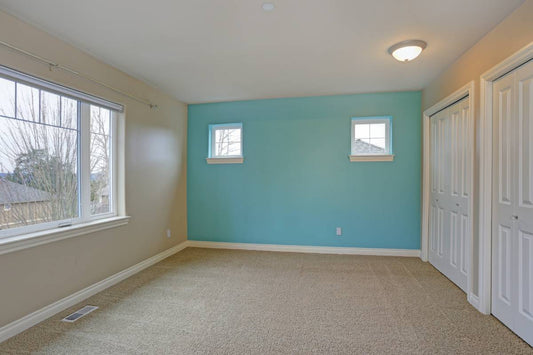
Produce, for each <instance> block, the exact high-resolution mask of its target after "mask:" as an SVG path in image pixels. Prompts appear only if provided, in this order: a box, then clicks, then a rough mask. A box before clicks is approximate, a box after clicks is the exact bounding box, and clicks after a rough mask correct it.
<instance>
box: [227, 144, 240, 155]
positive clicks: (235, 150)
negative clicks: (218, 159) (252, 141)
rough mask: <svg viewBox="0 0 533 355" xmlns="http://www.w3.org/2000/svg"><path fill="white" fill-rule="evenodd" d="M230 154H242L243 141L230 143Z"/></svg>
mask: <svg viewBox="0 0 533 355" xmlns="http://www.w3.org/2000/svg"><path fill="white" fill-rule="evenodd" d="M228 155H241V143H239V142H238V143H230V144H229V145H228Z"/></svg>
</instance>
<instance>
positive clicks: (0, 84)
mask: <svg viewBox="0 0 533 355" xmlns="http://www.w3.org/2000/svg"><path fill="white" fill-rule="evenodd" d="M0 115H2V116H8V117H15V82H13V81H11V80H7V79H3V78H0Z"/></svg>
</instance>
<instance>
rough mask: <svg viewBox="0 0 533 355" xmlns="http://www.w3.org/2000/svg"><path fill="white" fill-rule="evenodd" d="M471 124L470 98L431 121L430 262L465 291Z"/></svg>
mask: <svg viewBox="0 0 533 355" xmlns="http://www.w3.org/2000/svg"><path fill="white" fill-rule="evenodd" d="M470 124H471V119H470V108H469V104H468V98H465V99H463V100H461V101H459V102H457V103H455V104H453V105H451V106H449V107H448V108H446V109H444V110H442V111H440V112H438V113H437V114H435V115H434V116H432V117H431V118H430V129H431V136H430V146H431V152H430V164H431V179H430V181H431V187H430V223H429V261H430V263H431V264H433V265H434V266H435V267H436V268H437V269H438V270H439V271H440V272H442V273H443V274H444V275H445V276H446V277H448V278H449V279H450V280H452V281H453V282H454V283H455V284H456V285H457V286H459V287H460V288H461V289H462V290H464V291H466V288H467V274H468V265H469V255H470V254H469V246H470V243H469V240H470V239H469V236H470V225H471V223H470V216H469V201H470V191H469V189H470V185H469V182H470V174H471V172H472V167H471V166H470V158H469V157H470V152H471V149H472V146H471V142H470V140H469V132H470V126H469V125H470Z"/></svg>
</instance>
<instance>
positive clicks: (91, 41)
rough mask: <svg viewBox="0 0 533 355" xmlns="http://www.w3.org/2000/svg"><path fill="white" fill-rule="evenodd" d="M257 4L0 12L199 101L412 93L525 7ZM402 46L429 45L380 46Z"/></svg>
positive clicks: (106, 3)
mask: <svg viewBox="0 0 533 355" xmlns="http://www.w3.org/2000/svg"><path fill="white" fill-rule="evenodd" d="M262 2H263V1H261V0H226V1H222V0H151V1H144V0H143V1H141V0H77V1H75V0H70V1H65V0H23V1H21V0H0V9H2V10H4V11H6V12H8V13H11V14H13V15H15V16H17V17H19V18H21V19H23V20H25V21H27V22H29V23H31V24H34V25H36V26H38V27H40V28H42V29H44V30H45V31H47V32H49V33H51V34H53V35H56V36H57V37H59V38H61V39H64V40H66V41H67V42H69V43H71V44H73V45H74V46H76V47H78V48H81V49H83V50H85V51H87V52H89V53H91V54H92V55H94V56H95V57H97V58H99V59H101V60H103V61H104V62H107V63H109V64H111V65H113V66H115V67H117V68H119V69H121V70H123V71H125V72H127V73H129V74H131V75H133V76H135V77H137V78H139V79H141V80H144V81H146V82H148V83H150V84H152V85H154V86H157V87H159V88H161V89H162V90H164V91H166V92H167V93H169V94H171V95H173V96H175V97H176V98H178V99H180V100H182V101H184V102H187V103H197V102H212V101H229V100H243V99H257V98H272V97H291V96H309V95H330V94H348V93H360V92H380V91H400V90H419V89H422V88H423V87H424V86H425V85H427V84H428V83H429V82H430V81H431V79H433V78H435V77H436V76H437V75H438V74H439V73H440V72H442V71H443V70H444V69H445V68H446V67H447V66H448V65H450V64H451V63H452V62H453V61H454V60H455V59H457V58H458V57H459V56H460V55H461V53H463V52H464V51H465V50H467V49H468V48H470V47H471V46H472V45H473V44H474V43H476V41H477V40H479V39H480V38H481V37H482V36H483V35H484V34H485V33H487V32H488V31H489V30H490V29H492V28H493V27H494V26H495V25H496V24H497V23H499V22H500V21H501V20H502V19H503V18H505V17H506V16H507V15H508V14H509V13H510V12H512V11H513V10H514V9H515V8H516V7H518V6H519V5H520V4H521V3H522V2H523V0H365V1H362V0H273V1H272V2H273V3H274V4H275V6H276V8H275V9H274V11H272V12H265V11H263V10H262V8H261V4H262ZM406 39H423V40H425V41H427V42H428V47H427V48H426V50H425V51H424V52H423V53H422V55H421V57H419V58H418V59H417V60H415V61H413V62H411V63H399V62H396V61H395V60H394V59H393V58H392V57H391V56H390V55H389V54H388V53H387V48H388V47H389V46H391V45H392V44H394V43H396V42H399V41H403V40H406ZM65 64H66V63H65ZM69 64H71V63H69ZM71 65H72V64H71Z"/></svg>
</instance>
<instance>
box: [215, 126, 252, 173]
mask: <svg viewBox="0 0 533 355" xmlns="http://www.w3.org/2000/svg"><path fill="white" fill-rule="evenodd" d="M237 128H238V129H240V130H241V141H240V143H241V154H240V155H224V156H216V155H215V154H213V153H214V149H215V143H216V142H215V134H214V132H215V131H217V130H222V129H237ZM243 148H244V144H243V128H242V123H220V124H211V125H209V147H208V157H207V158H206V162H207V164H242V163H243V162H244V157H243Z"/></svg>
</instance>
